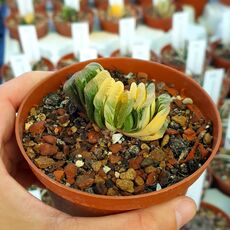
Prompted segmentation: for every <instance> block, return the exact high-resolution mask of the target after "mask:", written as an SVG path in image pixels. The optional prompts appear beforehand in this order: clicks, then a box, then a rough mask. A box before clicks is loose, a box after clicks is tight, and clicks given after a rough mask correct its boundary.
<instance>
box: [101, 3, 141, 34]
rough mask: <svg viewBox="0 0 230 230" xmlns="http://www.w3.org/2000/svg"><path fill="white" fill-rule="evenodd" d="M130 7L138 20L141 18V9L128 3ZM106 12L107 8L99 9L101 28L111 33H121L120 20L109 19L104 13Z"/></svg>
mask: <svg viewBox="0 0 230 230" xmlns="http://www.w3.org/2000/svg"><path fill="white" fill-rule="evenodd" d="M128 7H130V9H131V10H132V12H133V13H132V14H133V16H134V17H135V18H136V20H137V21H138V20H140V14H141V13H140V9H139V8H137V7H136V6H133V5H128ZM106 9H107V8H106ZM105 13H106V11H105V10H100V11H99V16H98V17H99V22H100V26H101V29H102V30H104V31H107V32H109V33H114V34H118V33H119V22H118V20H116V21H112V20H107V19H106V18H105V17H104V14H105Z"/></svg>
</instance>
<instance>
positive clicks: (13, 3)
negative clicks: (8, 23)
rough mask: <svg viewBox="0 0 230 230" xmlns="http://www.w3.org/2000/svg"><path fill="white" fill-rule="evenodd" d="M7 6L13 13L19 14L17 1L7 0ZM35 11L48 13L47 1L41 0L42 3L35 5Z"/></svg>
mask: <svg viewBox="0 0 230 230" xmlns="http://www.w3.org/2000/svg"><path fill="white" fill-rule="evenodd" d="M6 4H7V6H8V7H9V9H10V12H11V13H18V7H17V4H16V0H6ZM34 10H35V12H44V11H46V0H41V2H40V3H35V4H34Z"/></svg>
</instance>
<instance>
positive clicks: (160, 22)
mask: <svg viewBox="0 0 230 230" xmlns="http://www.w3.org/2000/svg"><path fill="white" fill-rule="evenodd" d="M148 10H149V8H145V9H144V22H145V24H146V25H148V26H149V27H151V28H155V29H159V30H164V31H168V30H169V29H171V27H172V18H154V17H152V16H151V15H150V14H149V13H147V11H148Z"/></svg>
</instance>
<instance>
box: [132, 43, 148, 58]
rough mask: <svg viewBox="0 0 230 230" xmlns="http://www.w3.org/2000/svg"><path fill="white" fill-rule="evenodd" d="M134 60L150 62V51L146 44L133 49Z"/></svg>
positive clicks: (139, 44) (134, 46)
mask: <svg viewBox="0 0 230 230" xmlns="http://www.w3.org/2000/svg"><path fill="white" fill-rule="evenodd" d="M132 58H137V59H142V60H147V61H148V60H150V49H149V46H148V45H147V44H145V43H137V44H134V45H133V47H132Z"/></svg>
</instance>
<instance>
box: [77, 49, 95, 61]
mask: <svg viewBox="0 0 230 230" xmlns="http://www.w3.org/2000/svg"><path fill="white" fill-rule="evenodd" d="M96 58H97V50H96V49H93V48H85V49H81V50H80V53H79V60H80V62H82V61H88V60H91V59H96Z"/></svg>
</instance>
